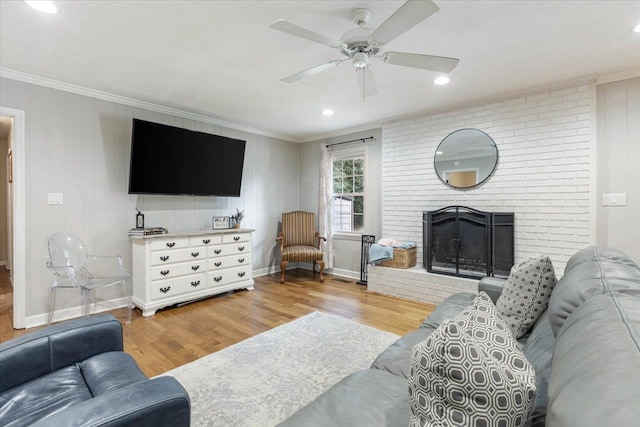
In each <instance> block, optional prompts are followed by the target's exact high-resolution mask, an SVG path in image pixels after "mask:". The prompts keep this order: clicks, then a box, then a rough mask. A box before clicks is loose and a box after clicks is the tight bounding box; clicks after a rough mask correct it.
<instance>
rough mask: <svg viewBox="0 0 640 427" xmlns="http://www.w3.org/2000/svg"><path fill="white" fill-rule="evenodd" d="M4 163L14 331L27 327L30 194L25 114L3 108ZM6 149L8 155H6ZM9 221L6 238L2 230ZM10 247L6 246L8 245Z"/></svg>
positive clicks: (0, 179)
mask: <svg viewBox="0 0 640 427" xmlns="http://www.w3.org/2000/svg"><path fill="white" fill-rule="evenodd" d="M0 137H2V138H6V144H4V145H3V144H2V142H0V150H2V151H0V153H2V154H1V155H0V161H2V162H3V163H4V165H5V167H3V168H2V173H1V174H0V186H2V187H3V189H2V191H0V197H3V203H0V210H2V211H4V212H0V233H1V236H0V261H5V265H6V268H7V269H8V270H9V271H10V275H9V280H10V282H11V285H12V286H13V325H12V326H13V328H14V329H21V328H25V327H26V326H27V325H26V313H25V312H26V289H25V283H26V277H25V276H26V245H25V242H26V212H25V209H26V204H25V199H26V194H25V184H26V183H25V175H26V174H25V157H24V150H25V145H26V144H25V113H24V111H23V110H16V109H13V108H7V107H0ZM5 146H6V151H5ZM3 215H4V216H5V217H6V235H5V233H4V232H3V229H2V222H3V219H2V217H3ZM5 243H6V244H5Z"/></svg>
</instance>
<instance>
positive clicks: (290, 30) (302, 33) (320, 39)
mask: <svg viewBox="0 0 640 427" xmlns="http://www.w3.org/2000/svg"><path fill="white" fill-rule="evenodd" d="M269 27H271V28H273V29H274V30H278V31H282V32H283V33H287V34H291V35H292V36H297V37H302V38H303V39H307V40H311V41H312V42H316V43H320V44H323V45H325V46H329V47H335V48H339V47H341V46H342V42H340V41H339V40H333V39H330V38H329V37H325V36H323V35H321V34H318V33H314V32H313V31H311V30H307V29H306V28H302V27H299V26H297V25H296V24H292V23H291V22H289V21H285V20H284V19H278V20H277V21H276V22H274V23H273V24H271V25H269Z"/></svg>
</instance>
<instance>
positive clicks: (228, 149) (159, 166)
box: [129, 119, 246, 197]
mask: <svg viewBox="0 0 640 427" xmlns="http://www.w3.org/2000/svg"><path fill="white" fill-rule="evenodd" d="M245 145H246V141H242V140H239V139H232V138H227V137H224V136H218V135H212V134H209V133H204V132H196V131H192V130H188V129H182V128H178V127H174V126H168V125H162V124H159V123H152V122H147V121H144V120H139V119H133V129H132V132H131V168H130V174H129V194H174V195H194V196H229V197H239V196H240V186H241V184H242V169H243V166H244V149H245Z"/></svg>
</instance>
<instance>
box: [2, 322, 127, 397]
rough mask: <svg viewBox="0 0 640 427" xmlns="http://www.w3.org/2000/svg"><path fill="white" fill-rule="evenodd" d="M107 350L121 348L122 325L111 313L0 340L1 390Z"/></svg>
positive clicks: (119, 349) (118, 349)
mask: <svg viewBox="0 0 640 427" xmlns="http://www.w3.org/2000/svg"><path fill="white" fill-rule="evenodd" d="M108 351H122V325H121V324H120V322H119V321H118V320H117V319H116V318H115V317H113V316H112V315H110V314H101V315H97V316H92V317H85V318H82V319H77V320H72V321H70V322H65V323H62V324H59V325H55V326H51V327H48V328H44V329H41V330H39V331H35V332H31V333H28V334H26V335H23V336H21V337H18V338H15V339H13V340H9V341H6V342H3V343H2V344H0V367H1V371H2V372H1V373H2V375H0V393H1V392H4V391H5V390H8V389H10V388H12V387H15V386H17V385H20V384H24V383H25V382H27V381H31V380H33V379H35V378H38V377H40V376H42V375H46V374H48V373H50V372H53V371H55V370H58V369H60V368H64V367H65V366H69V365H72V364H74V363H77V362H81V361H83V360H85V359H88V358H89V357H92V356H95V355H97V354H101V353H105V352H108Z"/></svg>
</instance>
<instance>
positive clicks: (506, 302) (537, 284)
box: [496, 255, 558, 339]
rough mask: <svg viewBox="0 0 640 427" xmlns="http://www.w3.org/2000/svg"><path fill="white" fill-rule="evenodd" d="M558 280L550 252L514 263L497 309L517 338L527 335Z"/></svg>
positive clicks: (546, 304)
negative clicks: (547, 254) (549, 255)
mask: <svg viewBox="0 0 640 427" xmlns="http://www.w3.org/2000/svg"><path fill="white" fill-rule="evenodd" d="M557 281H558V280H557V279H556V274H555V272H554V271H553V265H551V260H550V259H549V257H548V256H546V255H543V256H539V257H537V258H531V259H528V260H526V261H523V262H521V263H520V264H518V265H515V266H513V268H512V269H511V274H509V278H508V279H507V281H506V283H505V284H504V288H503V289H502V294H501V295H500V298H498V301H497V302H496V308H497V309H498V314H499V315H500V317H502V320H504V321H505V322H506V323H507V325H509V328H511V331H512V332H513V335H514V336H515V337H516V339H517V338H520V337H521V336H523V335H524V334H526V333H527V331H528V330H529V329H531V328H532V327H533V325H534V324H535V323H536V320H538V318H539V317H540V315H542V313H544V311H545V310H546V309H547V306H548V305H549V298H551V291H553V288H554V286H556V283H557Z"/></svg>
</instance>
